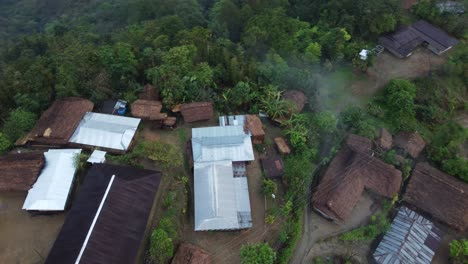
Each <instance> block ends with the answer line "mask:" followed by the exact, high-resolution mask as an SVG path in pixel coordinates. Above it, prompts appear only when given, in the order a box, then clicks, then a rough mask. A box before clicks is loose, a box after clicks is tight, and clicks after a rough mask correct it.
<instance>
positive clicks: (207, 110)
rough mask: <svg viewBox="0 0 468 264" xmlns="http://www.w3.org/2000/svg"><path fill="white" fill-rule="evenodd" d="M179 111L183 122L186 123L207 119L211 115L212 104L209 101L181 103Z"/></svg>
mask: <svg viewBox="0 0 468 264" xmlns="http://www.w3.org/2000/svg"><path fill="white" fill-rule="evenodd" d="M180 112H181V113H182V116H183V117H184V120H185V122H188V123H190V122H195V121H201V120H209V119H211V118H212V117H213V104H212V103H211V102H198V103H190V104H183V105H182V106H181V107H180Z"/></svg>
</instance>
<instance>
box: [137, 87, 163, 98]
mask: <svg viewBox="0 0 468 264" xmlns="http://www.w3.org/2000/svg"><path fill="white" fill-rule="evenodd" d="M138 99H142V100H156V101H157V100H158V99H159V96H158V91H157V90H156V88H154V86H153V85H151V84H149V83H148V84H146V85H145V86H143V91H142V92H141V93H140V94H139V95H138Z"/></svg>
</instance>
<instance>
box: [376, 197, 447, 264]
mask: <svg viewBox="0 0 468 264" xmlns="http://www.w3.org/2000/svg"><path fill="white" fill-rule="evenodd" d="M441 240H442V232H441V231H440V230H439V229H438V228H437V227H436V226H435V225H434V223H432V222H431V221H429V220H427V219H426V218H424V217H423V216H421V215H419V214H417V213H416V212H414V211H412V210H410V209H408V208H407V207H404V206H402V207H400V209H399V210H398V213H397V215H396V216H395V218H394V219H393V222H392V225H391V226H390V230H388V231H387V233H385V236H384V237H383V239H382V241H380V243H379V245H378V246H377V248H376V249H375V251H374V254H373V255H372V257H373V259H374V262H375V263H376V264H402V263H418V264H430V263H431V262H432V258H433V257H434V255H435V253H436V251H437V249H438V248H439V246H440V242H441Z"/></svg>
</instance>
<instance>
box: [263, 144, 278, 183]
mask: <svg viewBox="0 0 468 264" xmlns="http://www.w3.org/2000/svg"><path fill="white" fill-rule="evenodd" d="M260 163H261V164H262V168H263V171H264V172H265V176H266V177H268V178H270V179H281V177H283V173H284V164H283V160H282V158H281V156H280V155H279V154H278V153H277V152H276V150H274V149H273V148H270V149H269V151H268V153H267V154H266V155H265V156H264V157H261V158H260Z"/></svg>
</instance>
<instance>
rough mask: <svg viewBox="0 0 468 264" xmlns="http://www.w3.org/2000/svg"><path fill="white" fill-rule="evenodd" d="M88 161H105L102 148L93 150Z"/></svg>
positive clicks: (104, 153)
mask: <svg viewBox="0 0 468 264" xmlns="http://www.w3.org/2000/svg"><path fill="white" fill-rule="evenodd" d="M87 161H88V162H89V163H104V162H105V161H106V152H105V151H102V150H97V149H96V150H94V151H93V153H92V154H91V156H89V158H88V160H87Z"/></svg>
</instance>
